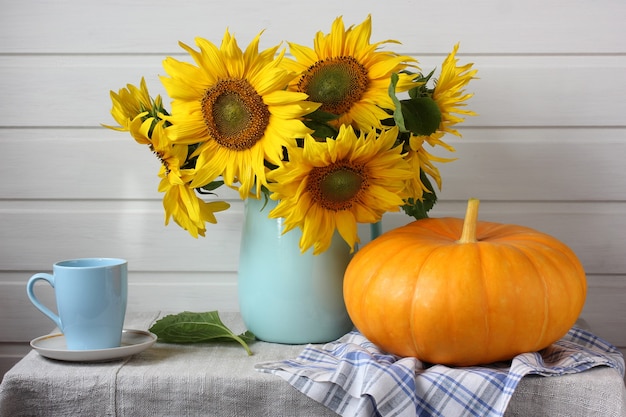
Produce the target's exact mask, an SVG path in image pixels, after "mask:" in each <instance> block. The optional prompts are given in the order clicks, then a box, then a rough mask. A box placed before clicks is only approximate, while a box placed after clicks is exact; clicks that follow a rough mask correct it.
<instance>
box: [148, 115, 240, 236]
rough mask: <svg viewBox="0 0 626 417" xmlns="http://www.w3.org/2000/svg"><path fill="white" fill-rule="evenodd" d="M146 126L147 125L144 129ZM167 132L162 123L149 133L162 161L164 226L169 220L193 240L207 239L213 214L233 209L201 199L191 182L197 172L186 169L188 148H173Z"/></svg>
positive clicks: (227, 205)
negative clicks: (205, 237) (207, 229)
mask: <svg viewBox="0 0 626 417" xmlns="http://www.w3.org/2000/svg"><path fill="white" fill-rule="evenodd" d="M145 128H147V125H146V124H145V123H144V129H145ZM167 135H168V129H167V128H166V127H165V121H164V120H161V121H159V122H158V123H157V124H156V125H155V126H154V127H153V128H152V129H151V133H150V137H151V141H152V151H153V152H154V153H155V154H156V155H157V157H158V158H159V159H160V160H161V163H162V166H161V169H160V171H159V177H160V178H161V182H160V184H159V191H160V192H163V193H165V195H164V196H163V208H164V209H165V224H166V225H167V224H168V223H169V220H170V218H173V219H174V221H175V222H176V223H177V224H178V225H179V226H180V227H182V228H183V229H185V230H187V231H188V232H189V234H191V235H192V236H193V237H196V238H197V237H198V235H200V236H204V234H205V231H206V227H205V222H209V223H217V219H216V218H215V215H214V214H213V213H215V212H218V211H223V210H226V209H228V208H229V207H230V205H229V204H228V203H226V202H224V201H212V202H206V201H204V200H202V199H201V198H199V197H198V195H197V193H196V191H195V189H194V188H193V187H192V186H191V182H192V180H193V178H194V176H195V169H185V168H183V166H184V164H185V163H186V160H187V154H188V149H187V148H188V146H187V145H184V144H173V143H172V142H171V141H170V140H168V137H167Z"/></svg>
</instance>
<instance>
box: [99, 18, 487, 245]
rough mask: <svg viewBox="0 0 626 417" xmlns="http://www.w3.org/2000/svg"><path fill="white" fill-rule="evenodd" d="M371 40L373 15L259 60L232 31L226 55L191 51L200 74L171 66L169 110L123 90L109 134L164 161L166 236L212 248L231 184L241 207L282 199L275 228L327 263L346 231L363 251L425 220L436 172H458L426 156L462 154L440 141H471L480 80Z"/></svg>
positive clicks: (213, 48) (209, 49) (172, 62)
mask: <svg viewBox="0 0 626 417" xmlns="http://www.w3.org/2000/svg"><path fill="white" fill-rule="evenodd" d="M370 35H371V17H370V16H368V17H367V19H365V21H364V22H362V23H361V24H359V25H356V26H350V27H348V28H347V29H346V28H345V26H344V23H343V19H342V18H341V17H339V18H337V19H335V21H334V22H333V24H332V28H331V31H330V33H329V34H324V33H322V32H318V33H317V34H316V36H315V39H314V47H313V48H310V47H307V46H303V45H298V44H294V43H290V42H288V46H289V52H290V56H287V55H286V52H285V50H284V49H282V50H279V46H280V45H277V46H274V47H272V48H268V49H265V50H263V51H261V52H259V40H260V36H261V34H260V33H259V35H257V36H256V37H255V38H254V39H253V40H252V42H251V43H250V44H249V45H248V46H247V48H246V49H245V50H241V49H240V48H239V46H238V44H237V41H236V39H235V38H234V36H232V35H231V34H230V33H229V32H228V30H227V31H226V33H225V35H224V38H223V39H222V43H221V45H220V46H219V47H218V46H217V45H215V44H213V43H211V42H210V41H208V40H206V39H202V38H197V39H196V45H197V47H198V50H195V49H194V48H192V47H190V46H188V45H185V44H184V43H182V42H181V43H180V46H181V47H182V48H183V49H184V50H185V51H187V52H188V53H189V55H190V56H191V58H192V59H193V61H194V63H195V64H192V63H189V62H181V61H179V60H176V59H174V58H172V57H168V58H166V59H165V61H164V63H163V65H164V68H165V71H166V73H167V74H168V76H162V77H161V81H162V83H163V85H164V87H165V90H166V92H167V94H168V95H169V97H170V98H171V99H172V102H171V108H170V110H169V111H168V110H167V109H166V108H165V107H164V105H163V101H162V98H161V97H160V96H157V97H154V98H153V97H151V96H150V94H149V92H148V89H147V86H146V83H145V80H143V79H142V80H141V83H140V85H139V87H136V86H134V85H131V84H128V85H127V87H126V88H122V89H120V90H119V92H117V93H115V92H113V91H111V99H112V102H113V108H112V110H111V114H112V116H113V118H114V119H115V121H116V122H117V123H118V124H119V126H107V125H105V127H108V128H111V129H115V130H120V131H126V132H129V133H130V134H131V135H132V137H133V138H134V139H135V140H136V141H137V142H139V143H140V144H145V145H148V147H149V148H150V150H151V151H152V152H153V153H154V154H155V155H156V156H157V157H158V158H159V159H160V161H161V162H162V166H161V169H160V172H159V177H160V178H161V182H160V185H159V191H160V192H163V193H164V197H163V206H164V208H165V223H166V224H167V223H168V222H169V220H170V218H173V219H174V221H175V222H176V223H177V224H178V225H180V226H181V227H182V228H184V229H185V230H187V231H188V232H189V233H190V234H191V235H192V236H194V237H197V236H198V235H201V236H204V234H205V231H206V226H205V225H206V223H207V222H209V223H216V218H215V215H214V213H216V212H219V211H222V210H226V209H227V208H228V207H229V205H228V203H226V202H222V201H211V202H207V201H205V200H204V199H203V195H204V194H211V193H213V191H214V190H215V189H216V188H218V187H220V186H222V185H226V186H228V187H231V188H234V189H237V190H238V191H239V195H240V197H241V198H242V199H246V198H262V197H265V198H267V197H269V198H271V199H273V200H277V201H278V204H277V206H276V207H275V208H274V209H273V210H271V211H270V212H269V216H270V217H272V218H278V217H282V218H284V225H285V230H284V232H287V231H289V230H291V229H293V228H295V227H299V228H301V229H302V232H303V233H302V239H301V241H300V248H301V250H302V251H303V252H304V251H306V250H308V249H309V248H311V247H313V251H314V254H318V253H321V252H323V251H324V250H326V249H327V248H328V246H329V245H330V241H331V238H332V236H333V234H334V233H335V231H338V232H339V234H340V235H341V237H342V238H343V239H344V240H345V241H346V242H347V243H348V244H349V245H350V247H351V248H354V246H355V244H357V243H359V236H358V233H357V224H358V223H376V222H379V221H380V220H381V218H382V216H383V214H384V213H385V212H387V211H399V210H400V209H403V210H404V211H405V212H406V213H407V214H408V215H410V216H413V217H415V218H416V219H419V218H423V217H426V216H427V212H428V211H429V210H430V209H431V208H432V206H433V205H434V203H435V201H436V199H437V196H436V193H435V188H434V187H433V185H432V181H434V182H435V184H436V185H437V187H438V188H441V176H440V174H439V170H438V169H437V167H436V166H435V164H434V163H435V162H446V161H450V160H451V159H447V158H441V157H436V156H434V155H432V154H430V153H429V152H427V151H426V150H425V149H424V145H425V144H428V145H429V146H431V147H435V146H441V147H443V148H444V149H446V150H448V151H454V148H453V147H452V146H450V145H448V144H446V143H445V142H443V141H442V137H443V136H444V135H445V134H447V133H450V134H453V135H456V136H460V134H459V133H458V131H457V130H455V129H454V126H455V125H456V124H457V123H460V122H462V121H463V120H464V119H463V118H462V116H470V115H474V113H473V112H472V111H470V110H467V109H464V105H465V101H466V100H468V99H469V98H470V97H471V96H472V94H467V93H465V92H464V89H465V87H466V86H467V84H468V83H469V82H470V80H472V79H473V78H475V74H476V70H474V69H472V64H466V65H458V60H457V58H456V52H457V49H458V45H456V46H455V47H454V49H453V51H452V52H451V53H450V54H449V55H448V56H447V58H446V59H445V60H444V62H443V65H442V67H441V71H440V74H439V76H438V77H435V76H434V70H433V71H432V72H430V73H429V74H423V73H422V72H421V71H420V69H419V67H418V63H417V61H416V60H415V59H414V58H412V57H410V56H404V55H399V54H396V53H393V52H387V51H383V50H382V46H384V45H385V44H390V43H397V42H396V41H392V40H387V41H382V42H377V43H370ZM400 93H404V97H400V96H399V94H400Z"/></svg>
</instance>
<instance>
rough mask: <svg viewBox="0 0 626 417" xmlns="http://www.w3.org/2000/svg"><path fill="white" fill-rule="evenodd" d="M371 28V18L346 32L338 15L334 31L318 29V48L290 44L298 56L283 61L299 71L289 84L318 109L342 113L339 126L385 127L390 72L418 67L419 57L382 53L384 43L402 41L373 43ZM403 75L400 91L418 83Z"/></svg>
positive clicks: (400, 80)
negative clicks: (381, 48) (305, 95)
mask: <svg viewBox="0 0 626 417" xmlns="http://www.w3.org/2000/svg"><path fill="white" fill-rule="evenodd" d="M371 32H372V21H371V16H368V17H367V19H365V21H364V22H362V23H361V24H359V25H357V26H354V27H352V26H351V27H349V28H348V29H347V30H346V29H345V28H344V24H343V19H342V18H341V17H338V18H337V19H335V21H334V22H333V24H332V28H331V32H330V34H328V35H324V34H323V33H322V32H318V33H317V35H316V37H315V41H314V49H311V48H309V47H306V46H302V45H298V44H295V43H289V48H290V52H291V54H292V55H293V56H294V57H295V60H291V59H285V60H284V65H285V67H286V68H288V69H290V70H293V71H295V72H297V73H298V74H300V75H299V77H298V78H296V79H295V80H294V81H293V82H292V83H291V84H290V88H291V89H292V90H294V91H299V92H303V93H306V94H307V95H308V96H309V99H310V100H311V101H314V102H318V103H321V107H320V110H322V111H324V112H327V113H332V114H334V115H336V116H339V118H338V119H337V120H335V121H334V122H333V124H334V125H335V127H338V126H340V125H342V124H351V125H353V126H354V127H355V128H356V129H358V130H368V129H371V128H372V127H374V128H381V120H384V119H387V118H389V114H388V113H387V112H386V111H385V110H384V109H390V110H393V109H394V104H393V102H392V101H391V98H390V97H389V93H388V89H389V80H390V77H391V74H393V73H400V72H401V71H402V70H404V69H405V68H407V66H415V63H416V61H415V60H414V59H413V58H411V57H409V56H404V55H398V54H395V53H393V52H384V51H379V48H380V47H381V45H384V44H386V43H398V42H397V41H394V40H387V41H382V42H377V43H373V44H372V43H370V35H371ZM399 77H400V79H399V81H398V84H397V91H399V92H400V91H406V90H408V89H410V88H411V87H414V86H415V85H414V84H412V82H411V77H410V76H409V75H408V74H404V73H400V74H399Z"/></svg>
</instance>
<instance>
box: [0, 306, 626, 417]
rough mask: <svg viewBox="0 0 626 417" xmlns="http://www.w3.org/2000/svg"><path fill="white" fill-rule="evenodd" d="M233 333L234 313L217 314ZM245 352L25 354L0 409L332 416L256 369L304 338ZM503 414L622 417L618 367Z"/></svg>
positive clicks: (580, 377) (138, 323) (174, 349)
mask: <svg viewBox="0 0 626 417" xmlns="http://www.w3.org/2000/svg"><path fill="white" fill-rule="evenodd" d="M160 316H162V314H160V313H154V314H131V315H129V316H128V318H127V322H126V325H125V327H126V328H131V329H143V330H145V329H148V328H149V327H150V326H151V324H152V323H153V322H154V321H155V320H156V319H157V318H159V317H160ZM221 316H222V319H223V321H224V323H225V324H227V325H228V326H229V327H231V329H233V330H234V331H237V332H238V331H242V330H243V329H244V327H243V324H242V322H241V318H240V316H239V315H238V314H236V313H222V314H221ZM251 348H252V351H253V352H254V355H253V356H247V354H246V353H245V351H244V350H243V349H242V348H241V347H240V346H239V345H236V344H224V343H222V344H215V345H212V344H196V345H172V344H162V343H156V344H155V345H154V346H152V347H151V348H149V349H148V350H146V351H144V352H141V353H140V354H137V355H135V356H132V357H130V358H125V359H123V360H119V361H115V362H108V363H69V362H61V361H55V360H49V359H46V358H43V357H41V356H39V354H38V353H36V352H35V351H32V352H30V353H29V354H28V355H27V356H26V357H25V358H24V359H23V360H21V361H20V362H19V363H18V364H17V365H15V367H14V368H13V369H11V370H10V371H9V372H8V373H7V374H6V375H5V377H4V380H3V382H2V385H0V415H1V416H6V417H19V416H44V417H45V416H54V417H60V416H62V417H67V416H81V417H86V416H120V417H121V416H125V417H141V416H150V417H154V416H176V417H181V416H233V417H235V416H237V417H239V416H290V417H297V416H311V417H313V416H315V417H323V416H331V415H336V414H334V413H333V412H331V411H330V410H328V409H327V408H325V407H324V406H323V405H321V404H319V403H317V402H315V401H314V400H312V399H310V398H308V397H307V396H305V395H304V394H302V393H300V392H299V391H297V390H296V389H294V388H292V387H291V385H289V384H288V383H287V382H285V381H283V380H282V379H280V378H278V377H276V376H274V375H270V374H265V373H261V372H257V371H255V369H254V365H255V364H257V363H260V362H267V361H276V360H281V359H288V358H293V357H296V356H297V355H298V354H299V353H300V352H301V351H302V349H303V346H301V345H300V346H298V345H296V346H288V345H279V344H272V343H264V342H256V343H254V344H252V345H251ZM506 416H534V417H541V416H550V417H554V416H557V417H558V416H568V417H578V416H607V417H611V416H615V417H621V416H626V390H625V388H624V383H623V380H622V378H621V377H620V376H619V374H618V372H617V371H615V370H614V369H611V368H606V367H598V368H594V369H591V370H589V371H586V372H583V373H580V374H575V375H568V376H562V377H525V378H523V379H522V381H521V382H520V384H519V385H518V387H517V389H516V391H515V394H514V395H513V398H512V400H511V402H510V405H509V408H508V409H507V412H506Z"/></svg>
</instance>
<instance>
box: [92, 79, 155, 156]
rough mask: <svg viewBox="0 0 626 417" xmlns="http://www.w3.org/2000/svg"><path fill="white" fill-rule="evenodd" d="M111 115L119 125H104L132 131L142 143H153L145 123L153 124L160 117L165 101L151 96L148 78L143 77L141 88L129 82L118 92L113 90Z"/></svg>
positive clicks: (114, 128)
mask: <svg viewBox="0 0 626 417" xmlns="http://www.w3.org/2000/svg"><path fill="white" fill-rule="evenodd" d="M110 95H111V101H112V102H113V107H112V108H111V115H112V116H113V118H114V119H115V121H116V122H117V123H119V126H109V125H104V124H103V126H104V127H106V128H109V129H113V130H117V131H121V132H130V134H131V136H132V137H133V138H134V139H135V140H136V141H137V142H138V143H140V144H142V145H151V143H152V141H151V139H150V136H149V132H148V130H149V129H146V128H145V126H143V125H144V124H147V125H148V126H152V125H153V123H155V122H156V120H158V118H159V114H160V113H165V111H164V110H163V102H162V100H161V96H157V97H156V98H155V99H152V97H150V93H149V92H148V87H147V85H146V80H145V79H144V78H143V77H142V78H141V82H140V84H139V88H137V87H136V86H134V85H132V84H127V85H126V88H122V89H120V90H119V92H118V93H115V92H113V91H111V93H110Z"/></svg>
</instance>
